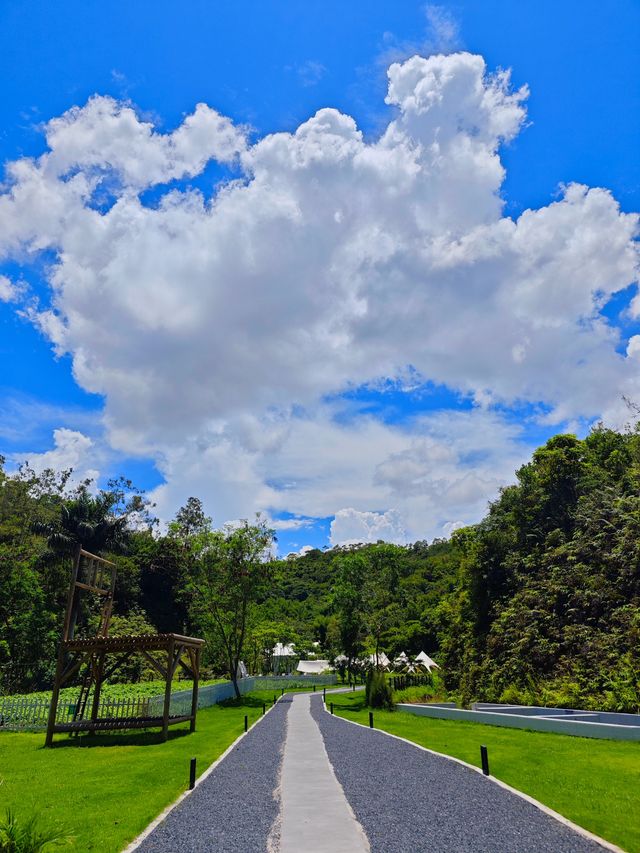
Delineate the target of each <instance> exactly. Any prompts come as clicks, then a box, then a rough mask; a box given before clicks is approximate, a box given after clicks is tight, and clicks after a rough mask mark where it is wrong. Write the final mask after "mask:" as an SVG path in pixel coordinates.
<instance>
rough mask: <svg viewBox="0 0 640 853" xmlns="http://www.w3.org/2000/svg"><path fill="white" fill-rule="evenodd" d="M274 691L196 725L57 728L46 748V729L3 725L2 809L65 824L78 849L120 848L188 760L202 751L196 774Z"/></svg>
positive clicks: (178, 785)
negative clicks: (131, 729)
mask: <svg viewBox="0 0 640 853" xmlns="http://www.w3.org/2000/svg"><path fill="white" fill-rule="evenodd" d="M273 695H274V693H273V691H256V692H255V693H251V694H248V695H247V696H245V697H243V699H242V700H240V701H239V702H235V701H234V702H229V703H226V704H225V705H224V706H221V705H215V706H213V707H212V708H206V709H204V710H201V711H199V712H198V730H197V731H196V732H195V733H194V734H191V735H190V734H188V726H176V727H175V728H173V729H170V730H169V732H170V733H169V740H168V741H167V742H166V743H161V742H160V741H159V736H158V734H157V733H155V732H142V733H140V732H137V733H126V732H122V733H117V734H100V735H94V736H91V735H82V736H80V737H76V738H70V737H67V736H65V735H57V736H56V740H55V741H54V746H53V748H52V749H45V748H44V747H43V743H44V732H38V733H37V734H34V733H23V732H15V733H14V732H3V733H0V814H2V813H4V810H5V809H6V808H7V807H11V808H12V809H13V810H14V811H15V812H16V814H17V815H18V817H27V816H29V815H31V814H33V813H34V812H35V813H37V814H39V815H41V816H42V820H43V822H46V823H59V822H62V823H64V824H65V826H67V827H68V828H69V829H70V830H71V832H72V834H73V835H74V836H75V837H76V844H75V847H74V848H73V849H75V850H78V851H82V853H89V851H97V853H118V851H120V850H122V849H123V848H124V847H125V846H126V844H127V843H128V842H129V841H131V840H132V839H133V838H135V836H136V835H137V834H138V833H140V832H141V831H142V830H143V829H144V828H145V826H147V824H148V823H149V822H150V821H151V820H153V819H154V818H155V817H156V816H157V815H158V814H159V813H160V812H161V811H162V809H164V808H165V806H167V805H168V804H169V803H171V802H172V801H173V800H174V799H175V798H176V797H177V796H178V794H179V793H180V792H181V791H184V790H185V788H186V787H187V784H188V778H189V760H190V759H191V757H192V756H195V757H196V758H197V759H198V775H200V774H201V773H203V772H204V770H205V769H206V768H207V767H208V766H209V765H210V764H211V762H212V761H214V760H215V759H216V758H217V757H218V756H219V755H220V754H221V753H222V752H224V750H225V749H226V748H227V747H228V746H229V744H231V743H232V742H233V741H234V740H235V739H236V738H237V737H238V735H239V734H241V733H242V731H243V728H244V715H245V714H247V715H248V716H249V724H251V723H252V722H254V721H255V720H256V719H257V718H258V717H259V716H261V714H262V703H263V702H266V703H267V705H269V704H271V703H272V701H273Z"/></svg>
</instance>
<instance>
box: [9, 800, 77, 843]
mask: <svg viewBox="0 0 640 853" xmlns="http://www.w3.org/2000/svg"><path fill="white" fill-rule="evenodd" d="M66 844H73V838H72V837H71V836H70V835H66V834H65V833H64V832H63V831H62V830H60V828H57V827H47V828H44V829H41V828H40V827H39V826H38V818H37V817H36V816H35V815H33V816H32V817H30V818H29V819H28V820H27V821H25V822H22V821H19V820H18V818H17V817H16V816H15V814H14V813H13V812H12V811H11V809H7V812H6V815H5V817H4V820H0V853H49V851H50V850H53V848H54V847H62V846H64V845H66Z"/></svg>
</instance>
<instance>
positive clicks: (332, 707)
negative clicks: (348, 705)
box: [331, 702, 333, 714]
mask: <svg viewBox="0 0 640 853" xmlns="http://www.w3.org/2000/svg"><path fill="white" fill-rule="evenodd" d="M331 713H332V714H333V702H331Z"/></svg>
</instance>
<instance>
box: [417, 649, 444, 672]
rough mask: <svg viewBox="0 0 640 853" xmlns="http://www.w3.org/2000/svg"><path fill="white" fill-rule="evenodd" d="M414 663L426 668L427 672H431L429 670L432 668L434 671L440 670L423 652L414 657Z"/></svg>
mask: <svg viewBox="0 0 640 853" xmlns="http://www.w3.org/2000/svg"><path fill="white" fill-rule="evenodd" d="M416 663H419V664H421V665H422V666H424V667H426V668H427V669H428V670H429V672H431V670H432V669H433V668H434V667H435V668H436V669H440V667H439V666H438V664H437V663H436V662H435V661H434V660H432V659H431V658H430V657H429V655H428V654H426V653H425V652H420V654H419V655H416Z"/></svg>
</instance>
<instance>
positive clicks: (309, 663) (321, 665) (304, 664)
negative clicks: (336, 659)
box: [297, 660, 331, 675]
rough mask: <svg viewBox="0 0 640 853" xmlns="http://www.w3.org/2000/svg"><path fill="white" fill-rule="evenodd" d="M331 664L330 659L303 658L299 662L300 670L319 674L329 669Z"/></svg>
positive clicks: (310, 673)
mask: <svg viewBox="0 0 640 853" xmlns="http://www.w3.org/2000/svg"><path fill="white" fill-rule="evenodd" d="M330 666H331V664H330V663H329V661H328V660H301V661H300V662H299V663H298V667H297V669H298V672H306V673H308V674H309V675H318V674H319V673H321V672H324V671H325V669H329V668H330Z"/></svg>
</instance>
